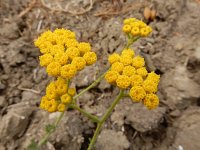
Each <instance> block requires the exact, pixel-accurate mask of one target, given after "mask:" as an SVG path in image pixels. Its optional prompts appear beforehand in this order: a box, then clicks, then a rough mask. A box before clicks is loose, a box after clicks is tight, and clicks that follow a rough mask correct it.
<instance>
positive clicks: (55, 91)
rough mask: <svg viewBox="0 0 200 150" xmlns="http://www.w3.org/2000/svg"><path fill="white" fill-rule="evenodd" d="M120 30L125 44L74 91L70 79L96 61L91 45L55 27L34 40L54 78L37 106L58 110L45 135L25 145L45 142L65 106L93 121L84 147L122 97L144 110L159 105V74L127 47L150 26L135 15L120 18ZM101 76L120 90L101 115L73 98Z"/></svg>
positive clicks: (43, 61) (46, 109) (92, 140)
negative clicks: (94, 77)
mask: <svg viewBox="0 0 200 150" xmlns="http://www.w3.org/2000/svg"><path fill="white" fill-rule="evenodd" d="M122 31H123V32H124V33H125V35H126V36H127V37H128V41H127V44H126V46H125V48H124V49H122V51H121V52H120V53H113V54H111V55H110V56H109V57H108V61H109V63H110V68H108V69H107V71H106V72H105V73H104V74H102V75H100V76H99V78H98V79H97V80H96V81H94V82H93V83H92V84H91V85H89V86H88V87H87V88H85V89H84V90H82V91H81V92H80V93H78V94H76V89H75V88H71V79H72V78H73V77H74V76H75V75H76V74H77V73H78V72H79V71H81V70H83V69H84V68H85V67H87V66H89V65H92V64H94V63H95V62H96V61H97V56H96V54H95V52H92V51H91V45H90V44H89V43H86V42H78V41H77V40H76V36H75V33H74V32H72V31H70V30H67V29H56V30H55V31H54V32H52V31H46V32H44V33H43V34H41V35H40V37H38V39H37V40H36V41H35V46H37V47H38V48H39V49H40V52H41V54H42V55H41V56H40V57H39V60H40V65H41V66H42V67H45V68H46V72H47V74H48V75H49V76H53V77H55V79H54V80H53V81H51V82H50V83H49V85H47V87H46V95H44V96H43V97H42V99H41V103H40V108H41V109H43V110H45V111H48V112H49V113H52V112H56V111H58V112H60V116H59V117H58V118H57V120H56V121H55V123H54V124H51V125H48V126H47V127H46V135H45V136H44V137H43V139H42V140H41V141H39V143H37V144H36V143H34V142H33V143H32V144H30V146H29V148H30V147H31V148H32V149H38V148H40V147H41V146H42V145H43V144H45V143H46V141H47V140H48V137H49V136H50V134H51V133H52V132H54V131H55V129H56V127H57V125H58V124H59V122H60V121H61V119H62V117H63V115H64V112H65V111H67V108H71V109H76V110H78V111H79V112H81V113H82V114H83V115H85V116H87V117H88V118H89V119H91V121H93V122H95V123H97V128H96V131H95V132H94V136H93V138H92V139H91V141H90V144H89V147H88V150H91V149H93V148H94V145H95V142H96V139H97V137H98V135H99V132H100V130H101V127H102V125H103V124H104V122H105V121H106V120H107V118H108V117H109V116H110V114H111V112H112V111H113V109H114V108H115V106H116V105H117V104H118V102H119V101H120V100H121V99H122V98H123V97H125V96H126V97H127V94H128V97H130V99H131V100H132V101H133V102H140V103H143V104H144V106H146V108H147V109H149V110H151V109H155V108H156V107H157V106H158V105H159V98H158V96H157V95H156V92H157V90H158V88H157V86H158V83H159V80H160V76H159V75H157V74H156V73H155V72H148V70H147V69H146V67H145V65H146V64H145V59H144V58H143V57H142V56H140V55H136V54H135V51H134V50H133V49H132V48H130V46H131V45H132V44H133V43H134V42H135V41H136V40H138V39H139V38H141V37H146V36H148V35H149V34H150V33H151V32H152V28H151V27H150V26H148V25H147V24H145V23H144V22H143V21H140V20H137V19H136V18H129V19H125V20H124V25H123V28H122ZM103 79H105V80H106V81H107V82H108V83H109V84H111V85H113V86H116V87H118V88H119V89H120V92H119V94H118V96H117V97H116V98H115V100H114V101H113V103H112V104H111V105H110V107H109V108H108V110H107V111H106V113H105V114H104V115H103V116H102V117H101V118H99V117H97V116H95V115H93V114H90V113H88V112H86V111H85V110H83V109H82V108H80V107H79V106H78V105H77V104H76V99H77V98H78V97H79V96H81V95H82V94H83V93H85V92H86V91H88V90H89V89H91V88H93V87H94V86H96V84H97V83H99V82H100V81H101V80H103Z"/></svg>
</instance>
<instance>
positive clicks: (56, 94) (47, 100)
mask: <svg viewBox="0 0 200 150" xmlns="http://www.w3.org/2000/svg"><path fill="white" fill-rule="evenodd" d="M75 38H76V36H75V33H74V32H72V31H70V30H66V29H56V30H55V31H54V32H51V31H46V32H44V33H43V34H41V36H40V37H38V39H37V40H35V42H34V43H35V46H37V47H38V48H39V49H40V52H41V53H42V55H41V56H40V57H39V60H40V65H41V66H43V67H46V71H47V73H48V74H49V75H51V76H54V77H57V79H56V80H55V81H53V82H51V83H50V84H49V85H48V86H47V88H46V95H45V96H43V97H42V100H41V103H40V108H42V109H44V110H47V111H48V112H55V111H60V112H63V111H64V110H65V109H66V106H67V105H69V104H70V103H71V101H72V97H73V96H74V95H75V93H76V90H75V89H73V88H68V83H67V81H68V80H69V79H71V78H73V77H74V76H75V75H76V74H77V72H78V71H80V70H82V69H84V68H85V66H87V65H92V64H94V63H95V62H96V60H97V56H96V54H95V53H94V52H92V51H91V46H90V44H89V43H86V42H80V43H79V42H78V41H77V40H76V39H75Z"/></svg>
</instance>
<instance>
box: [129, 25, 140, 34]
mask: <svg viewBox="0 0 200 150" xmlns="http://www.w3.org/2000/svg"><path fill="white" fill-rule="evenodd" d="M131 34H132V35H133V36H137V35H139V34H140V28H139V27H132V29H131Z"/></svg>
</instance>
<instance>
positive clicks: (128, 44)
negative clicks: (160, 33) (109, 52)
mask: <svg viewBox="0 0 200 150" xmlns="http://www.w3.org/2000/svg"><path fill="white" fill-rule="evenodd" d="M139 38H140V37H139V36H138V37H135V38H132V37H130V38H129V39H128V42H127V44H126V47H125V48H129V47H130V46H131V45H132V44H133V42H135V41H137V40H138V39H139Z"/></svg>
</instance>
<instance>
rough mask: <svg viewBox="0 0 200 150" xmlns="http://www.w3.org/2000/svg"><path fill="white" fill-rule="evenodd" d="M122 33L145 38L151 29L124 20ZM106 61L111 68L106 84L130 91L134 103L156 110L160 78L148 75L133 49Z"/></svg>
mask: <svg viewBox="0 0 200 150" xmlns="http://www.w3.org/2000/svg"><path fill="white" fill-rule="evenodd" d="M123 31H124V32H125V33H127V34H131V36H130V35H128V36H129V38H134V37H136V36H141V37H142V36H147V35H149V34H150V33H151V31H152V29H151V27H149V26H148V25H146V24H145V23H144V22H142V21H139V20H137V19H135V18H130V19H125V20H124V26H123ZM108 61H109V62H110V64H111V68H110V70H109V71H107V73H106V75H105V79H106V81H107V82H108V83H110V84H112V85H116V86H118V87H119V88H121V89H130V91H129V96H130V97H131V99H132V100H133V101H135V102H143V104H144V105H145V106H146V107H147V108H148V109H153V108H156V107H157V106H158V104H159V99H158V97H157V95H156V94H155V93H156V92H157V87H158V83H159V80H160V76H159V75H157V74H156V73H154V72H150V73H148V71H147V69H146V68H145V60H144V58H143V57H141V56H139V55H138V56H135V52H134V50H133V49H130V48H125V49H124V50H122V52H121V54H117V53H113V54H111V55H110V56H109V58H108Z"/></svg>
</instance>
